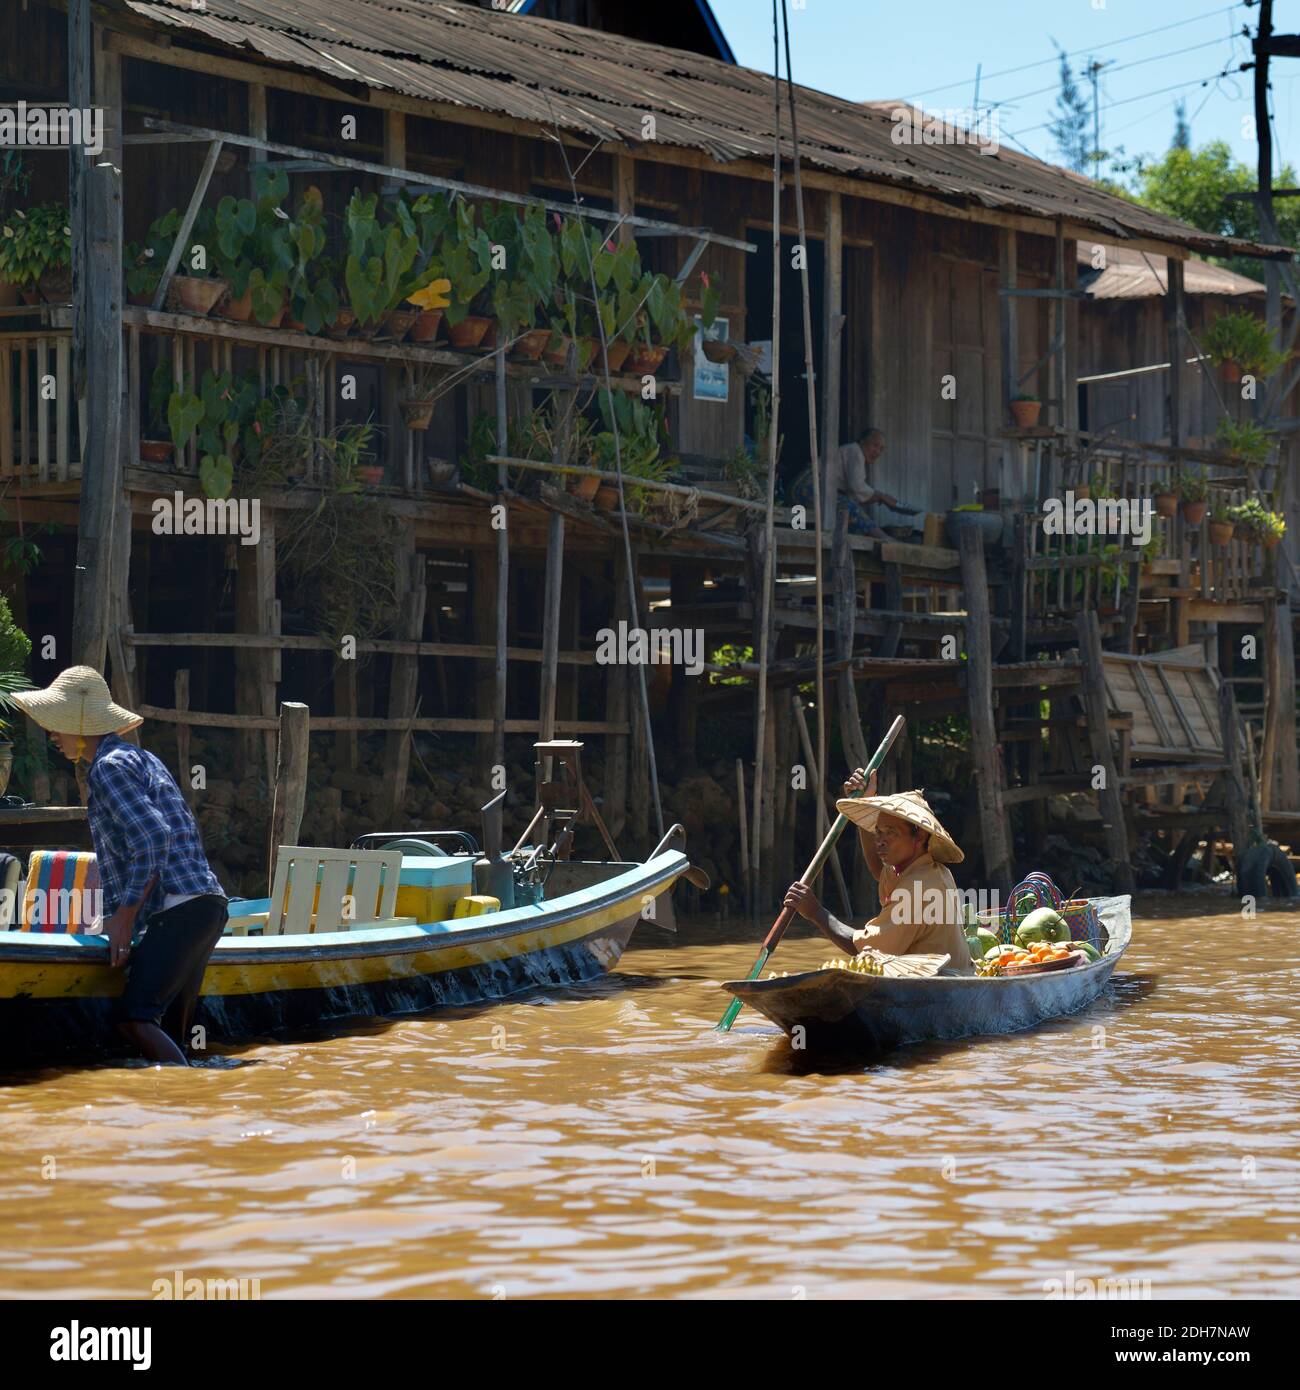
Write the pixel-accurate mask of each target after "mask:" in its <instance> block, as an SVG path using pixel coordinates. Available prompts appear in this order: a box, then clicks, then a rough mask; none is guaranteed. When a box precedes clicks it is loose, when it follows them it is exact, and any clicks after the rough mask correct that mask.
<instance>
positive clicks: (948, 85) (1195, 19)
mask: <svg viewBox="0 0 1300 1390" xmlns="http://www.w3.org/2000/svg"><path fill="white" fill-rule="evenodd" d="M1236 8H1237V6H1236V5H1224V6H1222V7H1220V8H1219V9H1217V10H1208V11H1206V13H1205V14H1200V15H1193V16H1192V18H1191V19H1178V20H1175V21H1174V22H1173V23H1172V24H1162V25H1161V26H1160V27H1159V28H1158V29H1145V30H1143V32H1142V33H1140V34H1130V35H1129V36H1128V37H1127V38H1124V39H1111V41H1110V42H1109V43H1102V44H1098V45H1097V46H1096V47H1095V48H1078V49H1075V50H1074V51H1073V52H1071V53H1066V54H1058V55H1057V56H1056V57H1053V58H1042V59H1040V60H1039V61H1038V62H1036V63H1022V64H1021V65H1020V66H1019V67H1015V68H1003V69H1002V70H1001V71H1000V72H990V73H987V74H985V77H984V81H986V82H991V81H992V80H993V78H995V77H1009V76H1010V75H1011V74H1012V73H1016V72H1028V71H1029V70H1030V69H1032V68H1041V67H1045V66H1047V65H1048V64H1049V63H1056V62H1059V61H1060V59H1061V57H1066V58H1079V57H1082V56H1083V55H1084V54H1085V53H1100V52H1101V51H1102V49H1105V48H1116V47H1118V45H1120V44H1122V43H1133V42H1134V41H1135V40H1137V39H1146V38H1150V37H1151V35H1152V34H1163V33H1166V32H1167V31H1168V30H1170V29H1181V28H1183V27H1184V26H1185V25H1188V24H1198V23H1200V21H1201V20H1203V19H1213V18H1214V17H1215V16H1216V15H1221V14H1229V13H1230V12H1231V11H1233V10H1235V9H1236ZM969 80H970V79H969V78H962V80H961V81H960V82H945V83H944V84H943V86H941V87H929V88H927V89H926V90H925V91H923V92H916V93H915V94H914V95H913V96H912V97H910V98H909V100H911V101H915V100H917V98H919V97H924V96H929V95H930V94H931V93H933V92H947V91H951V90H952V89H953V88H954V87H964V86H965V85H966V83H967V82H968V81H969Z"/></svg>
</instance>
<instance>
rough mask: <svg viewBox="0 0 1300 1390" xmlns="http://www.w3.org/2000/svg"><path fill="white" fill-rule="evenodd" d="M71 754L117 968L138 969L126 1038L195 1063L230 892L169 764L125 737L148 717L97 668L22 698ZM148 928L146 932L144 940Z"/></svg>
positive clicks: (124, 1015) (130, 989)
mask: <svg viewBox="0 0 1300 1390" xmlns="http://www.w3.org/2000/svg"><path fill="white" fill-rule="evenodd" d="M13 700H14V703H15V704H16V705H18V707H19V708H20V709H22V710H23V712H24V713H26V714H29V715H31V717H32V718H33V719H34V720H35V721H36V722H37V723H38V724H39V725H40V726H41V727H42V728H43V729H44V730H46V732H47V733H48V734H49V735H50V738H51V741H52V742H53V743H54V745H55V746H56V747H57V748H58V750H59V752H60V753H62V754H63V756H64V757H65V758H68V759H69V760H70V761H71V762H73V763H74V764H75V763H77V762H79V761H83V760H84V761H85V762H86V763H87V765H88V767H89V771H88V772H87V774H86V781H87V784H88V786H89V788H90V796H89V798H88V800H87V802H86V819H87V821H88V822H89V825H90V838H91V841H92V843H93V844H94V846H95V858H96V859H97V861H98V863H99V876H100V880H101V882H102V883H103V892H104V910H105V912H106V913H107V914H108V916H107V920H106V921H105V923H104V935H105V936H106V937H107V938H108V963H109V964H110V965H111V966H113V968H114V969H120V968H122V967H126V971H127V976H126V987H125V988H124V990H123V991H122V997H121V999H120V1001H119V1003H118V1009H117V1013H116V1018H115V1022H116V1024H117V1029H118V1031H119V1032H120V1033H121V1034H122V1035H123V1037H125V1038H127V1039H128V1040H129V1041H130V1042H131V1043H133V1044H134V1045H135V1046H136V1047H137V1048H138V1049H139V1050H140V1051H141V1052H143V1053H144V1055H145V1056H146V1057H148V1058H149V1059H150V1060H151V1061H154V1062H170V1063H174V1064H176V1065H179V1066H185V1065H186V1057H185V1052H186V1047H187V1045H188V1042H189V1030H190V1022H191V1020H192V1018H193V1016H194V1008H195V1005H196V1003H197V1001H198V997H199V988H200V985H201V984H202V982H203V970H204V967H205V966H206V965H207V963H208V957H209V956H210V955H211V954H212V948H213V947H214V946H215V945H216V944H217V941H218V940H219V939H220V937H221V933H222V931H223V929H224V928H225V925H226V895H225V893H224V892H223V891H222V888H221V884H220V883H219V882H218V881H217V877H216V875H215V874H214V873H213V872H212V870H211V869H210V868H209V867H208V861H207V858H206V857H205V855H204V853H203V843H202V841H201V839H200V838H199V827H198V825H197V824H196V822H195V820H194V815H193V813H192V812H191V811H190V808H189V807H188V806H187V805H186V804H185V800H184V798H183V797H182V796H181V792H180V788H179V787H178V786H177V785H176V783H175V782H174V781H173V780H172V775H171V773H170V772H168V771H167V769H166V767H164V766H163V764H162V763H161V762H160V761H159V760H158V759H157V758H155V757H154V755H153V754H152V753H146V752H145V751H144V749H143V748H136V747H135V746H134V745H133V744H130V743H128V742H127V741H126V740H125V739H123V738H121V737H120V735H121V734H125V733H130V731H131V730H132V729H134V728H137V727H138V726H139V725H140V724H142V723H143V722H144V720H143V719H142V718H141V717H140V715H138V714H132V713H131V711H130V710H129V709H125V708H123V707H122V706H121V705H118V704H115V703H114V702H113V700H112V698H111V697H110V695H109V691H108V684H107V682H106V681H105V680H104V678H103V676H101V675H100V674H99V672H98V671H96V670H94V669H93V668H92V667H90V666H70V667H68V669H67V670H66V671H63V672H62V673H61V674H60V675H59V676H57V677H56V678H55V680H54V682H53V684H52V685H50V687H49V688H48V689H46V690H35V691H29V692H27V693H25V694H22V695H15V696H14V697H13ZM137 920H138V921H139V922H140V923H142V924H143V930H144V934H143V936H142V937H140V938H139V940H138V941H136V942H134V943H133V941H132V935H133V932H134V930H135V928H136V925H137Z"/></svg>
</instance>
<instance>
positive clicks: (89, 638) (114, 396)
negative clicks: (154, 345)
mask: <svg viewBox="0 0 1300 1390" xmlns="http://www.w3.org/2000/svg"><path fill="white" fill-rule="evenodd" d="M90 33H91V14H90V3H89V0H72V3H70V4H69V7H68V37H69V72H68V77H69V82H70V83H74V82H75V83H76V84H77V89H76V90H72V91H70V92H69V99H70V101H71V103H72V104H73V105H74V106H76V107H83V108H88V107H91V106H95V107H98V108H100V109H101V110H102V112H103V120H104V149H103V152H102V153H101V154H100V155H99V157H98V159H97V160H96V162H95V163H93V164H91V163H90V162H89V161H88V159H87V157H86V155H85V153H84V152H83V151H81V150H76V149H74V150H70V151H69V154H68V162H69V166H70V168H71V170H72V173H71V181H70V188H69V194H70V197H71V198H72V201H73V203H74V204H77V205H84V209H85V212H84V216H82V217H81V218H79V219H76V220H74V221H73V223H72V224H71V225H72V234H73V241H74V251H73V256H74V263H75V265H76V266H77V267H78V268H79V269H81V270H82V271H83V274H82V277H81V280H80V282H77V281H76V280H74V282H73V299H74V303H76V304H79V305H80V306H82V307H81V309H80V310H79V311H76V312H75V313H74V334H76V333H77V332H78V326H81V325H84V331H83V332H82V333H81V336H80V337H79V338H74V344H73V360H74V362H81V363H83V364H90V363H93V364H94V370H93V371H90V370H83V374H82V379H83V381H84V386H85V394H84V399H83V400H82V403H81V418H82V419H83V420H84V421H86V425H87V428H86V449H85V451H84V453H83V455H82V470H81V506H80V514H79V518H78V524H77V566H76V571H75V576H74V579H73V610H72V660H73V661H74V662H75V663H77V664H80V665H86V666H93V667H94V668H95V669H96V670H97V671H102V670H103V669H104V662H105V657H106V654H107V647H108V627H109V620H110V608H111V595H112V541H113V522H114V516H115V512H116V510H117V507H118V497H119V494H120V492H121V489H122V457H121V443H122V399H123V385H124V379H123V344H122V170H121V161H122V155H121V129H122V109H121V108H122V85H121V60H120V59H119V57H118V55H117V54H115V53H109V52H107V51H106V50H105V49H104V48H103V44H102V39H103V34H102V33H101V34H100V36H99V40H100V41H99V42H97V43H96V44H95V47H94V70H95V78H94V94H93V99H92V94H91V92H90V91H89V90H87V78H88V77H89V63H88V61H87V43H88V37H87V36H88V35H90ZM77 242H80V248H79V249H76V247H75V243H77Z"/></svg>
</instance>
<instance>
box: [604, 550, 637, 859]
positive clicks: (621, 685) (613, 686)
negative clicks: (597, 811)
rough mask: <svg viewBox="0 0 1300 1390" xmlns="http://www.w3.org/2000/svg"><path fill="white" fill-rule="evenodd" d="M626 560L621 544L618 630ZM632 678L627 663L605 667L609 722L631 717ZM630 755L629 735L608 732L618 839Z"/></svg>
mask: <svg viewBox="0 0 1300 1390" xmlns="http://www.w3.org/2000/svg"><path fill="white" fill-rule="evenodd" d="M626 571H627V560H626V558H625V557H624V555H623V550H622V547H621V546H620V547H617V548H616V549H615V551H614V601H613V604H612V607H611V614H610V626H611V628H613V630H614V631H617V630H618V625H619V622H620V620H623V621H626V620H627V615H628V598H627V572H626ZM629 693H630V692H629V681H628V671H627V667H626V666H620V665H617V664H616V665H612V666H607V667H606V668H605V720H606V722H607V723H610V724H626V723H627V722H628V719H629V718H630V716H631V711H630V704H629V698H628V697H629ZM627 755H628V736H627V735H626V734H606V736H605V793H604V806H603V811H604V816H605V824H606V825H607V826H608V827H609V833H610V835H611V836H612V838H613V839H615V840H617V839H618V837H619V836H620V835H621V834H622V833H623V830H624V829H625V827H626V826H627Z"/></svg>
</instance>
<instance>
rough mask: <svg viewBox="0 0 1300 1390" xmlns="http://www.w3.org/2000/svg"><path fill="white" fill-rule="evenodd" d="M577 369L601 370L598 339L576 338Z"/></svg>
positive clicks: (582, 370) (586, 370)
mask: <svg viewBox="0 0 1300 1390" xmlns="http://www.w3.org/2000/svg"><path fill="white" fill-rule="evenodd" d="M578 370H579V371H580V372H588V371H592V370H596V371H600V370H602V368H601V366H600V339H599V338H579V339H578Z"/></svg>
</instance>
